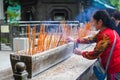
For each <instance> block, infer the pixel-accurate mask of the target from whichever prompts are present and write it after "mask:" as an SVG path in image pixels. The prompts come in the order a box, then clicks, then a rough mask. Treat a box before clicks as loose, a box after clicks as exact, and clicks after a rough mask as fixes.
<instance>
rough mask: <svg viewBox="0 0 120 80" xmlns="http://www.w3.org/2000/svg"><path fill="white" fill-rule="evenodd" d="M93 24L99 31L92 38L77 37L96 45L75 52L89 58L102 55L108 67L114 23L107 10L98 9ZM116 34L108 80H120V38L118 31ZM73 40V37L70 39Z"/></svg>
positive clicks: (103, 63) (80, 41)
mask: <svg viewBox="0 0 120 80" xmlns="http://www.w3.org/2000/svg"><path fill="white" fill-rule="evenodd" d="M93 25H94V26H95V28H96V29H97V30H99V33H98V34H97V35H95V36H94V37H92V38H86V39H77V40H76V41H77V42H78V43H91V42H96V46H95V48H94V50H93V51H84V52H82V51H80V50H79V49H77V48H76V49H75V50H74V51H75V54H78V55H82V56H83V57H84V58H87V59H90V60H92V59H96V58H98V57H100V59H101V63H102V65H103V67H104V68H105V67H106V62H107V60H108V56H109V53H110V50H111V47H112V44H113V42H114V37H115V36H114V32H113V30H114V26H115V25H114V24H113V22H112V20H111V19H110V16H109V15H108V13H107V12H105V11H102V10H100V11H97V12H96V13H95V14H94V15H93ZM115 35H116V44H115V47H114V50H113V53H112V57H111V60H110V63H109V66H108V70H107V75H108V76H107V79H108V80H120V76H118V75H119V74H120V38H119V35H118V34H117V32H115ZM69 40H72V39H70V38H69V39H68V41H69Z"/></svg>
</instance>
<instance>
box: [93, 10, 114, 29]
mask: <svg viewBox="0 0 120 80" xmlns="http://www.w3.org/2000/svg"><path fill="white" fill-rule="evenodd" d="M93 18H94V19H95V20H96V21H97V22H98V21H99V20H102V22H103V26H105V27H108V28H111V29H115V23H114V22H113V21H112V19H111V18H110V16H109V14H108V13H107V12H106V11H104V10H99V11H96V12H95V14H94V15H93Z"/></svg>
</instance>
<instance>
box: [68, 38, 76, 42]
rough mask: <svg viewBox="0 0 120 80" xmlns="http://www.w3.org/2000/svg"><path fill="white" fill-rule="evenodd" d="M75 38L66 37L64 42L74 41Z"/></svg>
mask: <svg viewBox="0 0 120 80" xmlns="http://www.w3.org/2000/svg"><path fill="white" fill-rule="evenodd" d="M74 41H75V40H74V38H72V37H68V38H67V39H66V42H74Z"/></svg>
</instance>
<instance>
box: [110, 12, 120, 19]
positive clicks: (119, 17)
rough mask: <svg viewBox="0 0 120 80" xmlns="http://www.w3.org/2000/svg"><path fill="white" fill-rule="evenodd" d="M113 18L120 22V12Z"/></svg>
mask: <svg viewBox="0 0 120 80" xmlns="http://www.w3.org/2000/svg"><path fill="white" fill-rule="evenodd" d="M112 16H113V17H114V18H115V20H120V12H119V11H115V12H114V13H113V15H112Z"/></svg>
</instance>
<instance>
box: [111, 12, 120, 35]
mask: <svg viewBox="0 0 120 80" xmlns="http://www.w3.org/2000/svg"><path fill="white" fill-rule="evenodd" d="M112 19H113V20H114V21H115V24H116V29H115V30H116V31H117V32H118V34H119V36H120V12H119V11H116V12H114V13H113V15H112Z"/></svg>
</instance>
